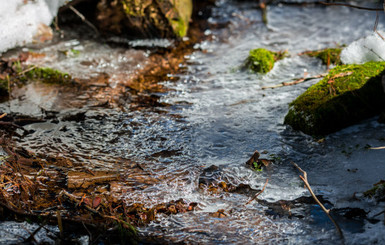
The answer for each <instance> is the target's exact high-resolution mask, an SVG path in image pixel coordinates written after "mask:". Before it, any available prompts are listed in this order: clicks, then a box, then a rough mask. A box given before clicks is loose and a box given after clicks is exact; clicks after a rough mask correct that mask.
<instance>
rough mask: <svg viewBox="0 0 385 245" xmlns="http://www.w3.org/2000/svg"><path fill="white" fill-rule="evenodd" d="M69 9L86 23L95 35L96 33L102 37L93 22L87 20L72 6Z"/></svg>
mask: <svg viewBox="0 0 385 245" xmlns="http://www.w3.org/2000/svg"><path fill="white" fill-rule="evenodd" d="M68 8H69V9H71V10H72V11H73V12H74V13H75V14H76V15H77V16H79V17H80V19H82V21H83V22H84V23H86V24H87V25H88V26H89V27H91V28H92V29H93V30H94V31H95V33H96V34H97V35H100V33H99V31H98V29H97V28H96V27H95V26H94V25H93V24H92V23H91V22H89V21H88V20H87V19H86V17H84V15H82V13H80V12H79V11H78V10H77V9H75V8H74V7H73V6H72V5H69V6H68Z"/></svg>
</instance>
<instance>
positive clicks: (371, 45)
mask: <svg viewBox="0 0 385 245" xmlns="http://www.w3.org/2000/svg"><path fill="white" fill-rule="evenodd" d="M380 34H381V36H383V37H384V36H385V33H384V32H380ZM341 61H342V63H344V64H362V63H365V62H368V61H385V40H383V39H382V38H381V37H380V35H379V34H377V33H375V32H373V33H372V34H370V35H369V36H366V37H364V38H361V39H359V40H357V41H355V42H353V43H351V44H350V45H349V46H347V47H346V48H345V49H343V50H342V52H341Z"/></svg>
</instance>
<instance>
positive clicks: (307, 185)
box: [291, 162, 344, 239]
mask: <svg viewBox="0 0 385 245" xmlns="http://www.w3.org/2000/svg"><path fill="white" fill-rule="evenodd" d="M291 163H292V164H293V165H294V167H296V168H297V169H298V170H299V171H300V172H301V173H302V174H303V176H301V175H300V176H299V177H300V178H301V180H302V181H303V182H304V183H305V186H306V188H307V189H308V190H309V192H310V194H311V196H312V197H313V199H314V201H316V203H317V204H318V205H319V206H320V207H321V208H322V210H323V211H324V212H325V213H326V215H327V216H328V217H329V219H330V220H331V221H332V222H333V224H334V226H335V227H336V229H337V232H338V234H339V235H340V237H341V238H342V239H344V234H343V233H342V230H341V228H340V226H339V225H338V223H337V222H336V221H335V220H334V219H333V217H332V216H331V215H330V210H329V209H327V208H325V206H324V205H323V204H322V203H321V202H320V201H319V200H318V198H317V196H316V195H315V194H314V192H313V190H312V188H311V187H310V184H309V182H308V180H307V173H306V171H304V170H302V168H300V167H299V166H298V165H297V164H296V163H295V162H291Z"/></svg>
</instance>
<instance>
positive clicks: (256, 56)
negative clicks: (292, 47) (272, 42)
mask: <svg viewBox="0 0 385 245" xmlns="http://www.w3.org/2000/svg"><path fill="white" fill-rule="evenodd" d="M274 62H275V60H274V54H273V52H271V51H269V50H267V49H263V48H258V49H252V50H250V52H249V57H248V58H247V61H246V66H247V67H248V68H250V69H251V70H252V71H254V72H258V73H267V72H269V71H270V70H271V69H273V67H274Z"/></svg>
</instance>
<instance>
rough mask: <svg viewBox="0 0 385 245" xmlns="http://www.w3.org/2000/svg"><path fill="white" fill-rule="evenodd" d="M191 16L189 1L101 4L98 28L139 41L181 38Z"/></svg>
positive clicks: (107, 0) (119, 0)
mask: <svg viewBox="0 0 385 245" xmlns="http://www.w3.org/2000/svg"><path fill="white" fill-rule="evenodd" d="M191 14H192V0H145V1H141V0H114V1H111V0H101V1H100V2H99V3H98V16H97V19H98V22H99V28H100V29H102V30H103V31H107V32H112V33H115V34H128V35H135V36H142V37H183V36H185V35H186V34H187V30H188V26H189V21H190V17H191Z"/></svg>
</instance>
